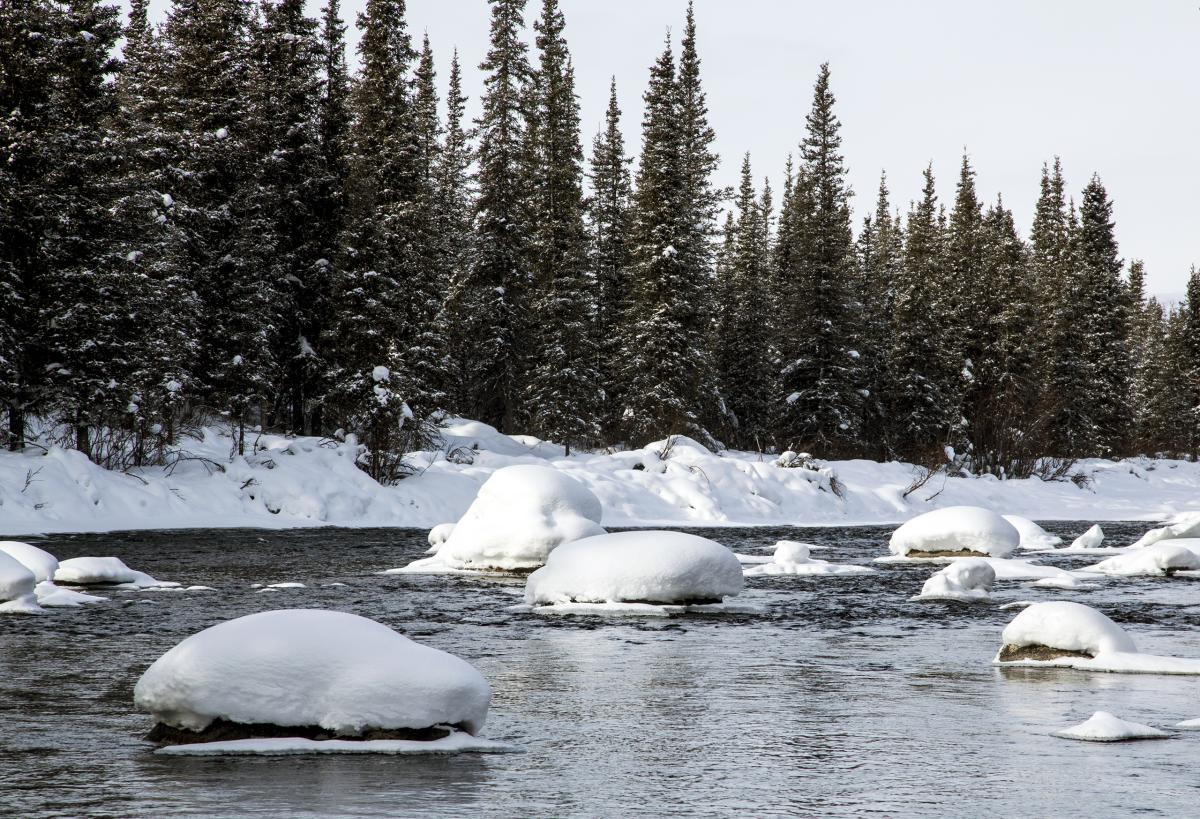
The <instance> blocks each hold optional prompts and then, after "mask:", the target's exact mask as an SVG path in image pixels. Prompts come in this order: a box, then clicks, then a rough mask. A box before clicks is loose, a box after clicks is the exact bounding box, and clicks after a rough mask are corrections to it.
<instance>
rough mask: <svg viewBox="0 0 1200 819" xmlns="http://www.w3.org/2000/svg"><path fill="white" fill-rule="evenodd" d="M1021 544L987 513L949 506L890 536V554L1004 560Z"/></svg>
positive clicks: (1001, 521)
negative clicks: (979, 556)
mask: <svg viewBox="0 0 1200 819" xmlns="http://www.w3.org/2000/svg"><path fill="white" fill-rule="evenodd" d="M1020 542H1021V535H1020V533H1019V532H1018V531H1017V529H1016V527H1015V526H1013V525H1012V524H1011V523H1009V522H1008V521H1007V520H1005V519H1004V518H1002V517H1001V516H1000V515H998V514H996V513H995V512H992V511H991V510H989V509H984V508H982V507H979V506H949V507H946V508H945V509H935V510H934V511H932V512H926V513H925V514H923V515H918V516H917V517H915V518H913V519H912V520H910V521H908V522H907V523H905V524H903V525H902V526H900V528H899V529H897V530H896V531H894V532H892V537H891V540H890V542H889V543H888V548H889V549H890V550H891V552H892V554H895V555H900V556H906V555H907V556H909V557H923V556H925V555H933V556H943V557H954V556H958V555H960V554H965V555H966V556H978V555H984V556H991V557H1007V556H1008V555H1009V554H1011V553H1012V552H1013V550H1015V549H1016V548H1017V546H1018V545H1019V544H1020Z"/></svg>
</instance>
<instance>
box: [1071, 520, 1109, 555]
mask: <svg viewBox="0 0 1200 819" xmlns="http://www.w3.org/2000/svg"><path fill="white" fill-rule="evenodd" d="M1102 543H1104V530H1103V529H1101V528H1100V524H1098V523H1097V524H1096V525H1094V526H1093V527H1092V528H1091V529H1088V530H1087V531H1086V532H1084V533H1083V534H1082V535H1080V536H1079V537H1077V538H1075V540H1073V541H1071V545H1070V546H1068V547H1067V550H1068V551H1078V550H1080V549H1099V548H1100V544H1102Z"/></svg>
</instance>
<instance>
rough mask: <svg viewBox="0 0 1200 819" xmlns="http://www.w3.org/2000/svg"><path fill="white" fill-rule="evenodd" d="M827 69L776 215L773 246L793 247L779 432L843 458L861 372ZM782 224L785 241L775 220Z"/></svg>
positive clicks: (855, 425) (851, 441) (858, 413)
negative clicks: (777, 238) (784, 206)
mask: <svg viewBox="0 0 1200 819" xmlns="http://www.w3.org/2000/svg"><path fill="white" fill-rule="evenodd" d="M834 102H835V100H834V96H833V92H832V90H831V89H830V86H829V65H828V64H825V65H822V66H821V71H820V74H819V75H818V77H817V82H816V87H815V89H814V92H813V104H812V109H811V110H810V111H809V114H808V116H807V119H806V122H807V128H808V131H807V134H806V136H805V138H804V142H803V143H802V144H801V152H802V157H803V164H802V167H801V169H800V173H799V175H798V179H797V182H796V185H795V187H794V188H793V190H792V194H791V198H790V202H789V205H790V207H791V209H792V210H793V211H795V212H794V213H792V214H785V215H784V216H782V217H781V227H780V233H781V241H783V240H784V239H785V238H786V239H787V240H788V241H791V242H793V243H794V245H793V247H792V248H791V250H790V251H789V254H790V258H789V260H788V266H787V267H786V268H784V269H782V270H781V271H780V275H781V277H782V279H783V283H784V287H785V288H786V293H785V303H786V305H788V307H789V308H790V309H791V311H792V312H791V314H790V315H789V317H788V325H787V327H786V328H785V329H784V337H783V340H782V343H783V345H784V346H783V354H784V356H785V361H786V362H787V363H786V364H785V366H784V368H783V374H782V375H783V390H784V392H785V393H786V395H787V397H786V399H785V404H786V409H785V412H784V419H783V427H782V430H781V431H782V433H783V435H784V437H785V438H786V439H787V440H788V441H790V442H792V443H793V444H794V445H796V446H799V447H803V448H805V449H812V450H814V451H820V452H822V453H824V454H851V453H853V452H856V451H857V448H858V447H859V446H860V445H861V437H860V434H861V427H860V423H861V420H862V407H861V404H862V394H861V393H860V392H859V390H861V389H863V384H862V381H863V373H862V362H861V353H860V352H859V351H858V350H855V349H853V348H852V347H851V346H850V344H849V343H848V342H849V341H850V340H851V339H852V338H853V328H854V326H855V321H856V319H857V308H856V305H855V304H854V303H853V298H852V296H851V293H850V287H851V284H852V282H853V280H854V275H855V264H856V261H855V253H854V243H853V236H852V234H851V229H850V195H851V192H850V189H849V187H848V185H847V184H846V167H845V164H844V160H843V158H842V155H841V153H840V149H841V142H842V139H841V134H840V129H841V123H840V122H839V121H838V119H837V116H836V115H835V114H834V112H833V105H834ZM783 221H786V222H788V226H789V229H788V231H787V234H786V237H785V235H784V227H783V225H782V222H783Z"/></svg>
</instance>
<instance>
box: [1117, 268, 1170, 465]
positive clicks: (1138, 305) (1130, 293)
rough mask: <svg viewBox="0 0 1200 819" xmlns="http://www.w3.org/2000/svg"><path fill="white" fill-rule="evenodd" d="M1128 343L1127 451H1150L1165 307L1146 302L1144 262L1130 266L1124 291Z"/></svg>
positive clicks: (1153, 301)
mask: <svg viewBox="0 0 1200 819" xmlns="http://www.w3.org/2000/svg"><path fill="white" fill-rule="evenodd" d="M1125 311H1126V313H1125V321H1126V325H1125V339H1126V344H1127V348H1128V350H1129V399H1128V401H1129V413H1130V425H1131V426H1130V434H1129V447H1128V450H1129V451H1130V452H1132V453H1139V452H1141V453H1144V452H1146V451H1147V445H1146V437H1147V436H1146V434H1145V430H1146V427H1147V418H1148V416H1147V410H1148V405H1147V400H1146V397H1147V394H1148V388H1149V381H1150V379H1149V377H1148V375H1149V372H1150V370H1149V369H1148V368H1149V367H1150V365H1151V359H1152V358H1153V356H1154V350H1153V347H1154V346H1155V345H1156V344H1158V342H1160V341H1161V330H1162V326H1163V323H1164V322H1165V321H1166V316H1165V315H1164V313H1163V309H1162V305H1160V304H1159V303H1158V302H1157V301H1156V300H1154V299H1150V300H1147V299H1146V268H1145V265H1144V264H1143V262H1142V260H1141V259H1135V260H1133V261H1132V262H1130V263H1129V280H1128V282H1127V284H1126V287H1125Z"/></svg>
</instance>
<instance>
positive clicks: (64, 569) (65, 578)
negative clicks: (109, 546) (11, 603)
mask: <svg viewBox="0 0 1200 819" xmlns="http://www.w3.org/2000/svg"><path fill="white" fill-rule="evenodd" d="M54 581H55V582H56V583H67V584H70V585H73V586H94V585H100V584H105V585H108V584H114V585H126V586H129V587H130V588H137V589H141V588H146V587H148V586H177V585H179V584H178V583H170V582H167V581H161V580H155V579H154V578H153V577H151V576H150V575H148V574H146V573H145V572H138V571H134V570H133V569H131V568H129V567H128V566H126V565H125V563H124V562H122V560H121V559H120V558H119V557H73V558H70V559H69V560H64V561H62V562H60V563H59V564H58V571H56V572H55V573H54Z"/></svg>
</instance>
